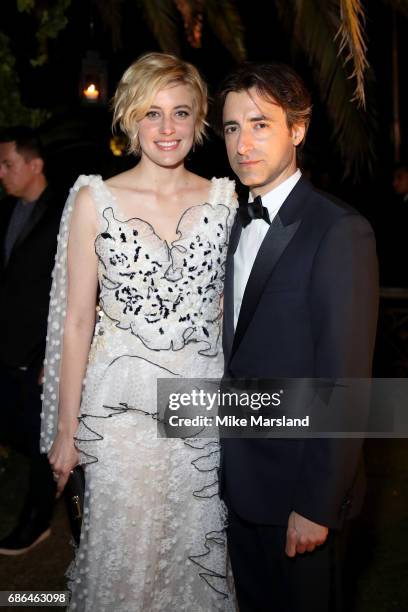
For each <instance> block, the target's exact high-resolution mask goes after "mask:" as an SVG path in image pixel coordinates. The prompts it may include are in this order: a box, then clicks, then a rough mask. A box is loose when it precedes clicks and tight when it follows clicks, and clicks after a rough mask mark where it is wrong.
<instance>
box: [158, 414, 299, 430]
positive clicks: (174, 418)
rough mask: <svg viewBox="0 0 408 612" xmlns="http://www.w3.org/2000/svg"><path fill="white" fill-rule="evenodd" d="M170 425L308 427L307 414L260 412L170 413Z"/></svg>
mask: <svg viewBox="0 0 408 612" xmlns="http://www.w3.org/2000/svg"><path fill="white" fill-rule="evenodd" d="M168 424H169V425H170V426H171V427H213V426H216V427H309V416H305V417H303V418H302V419H297V418H293V419H292V418H290V417H286V416H285V415H283V416H282V417H278V418H275V417H273V418H272V417H265V416H262V415H260V414H256V415H255V414H254V415H250V416H249V417H236V416H230V415H229V416H219V415H217V416H214V417H210V416H202V415H197V416H195V417H180V416H178V415H176V414H172V415H171V416H170V417H169V419H168Z"/></svg>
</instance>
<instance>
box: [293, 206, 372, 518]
mask: <svg viewBox="0 0 408 612" xmlns="http://www.w3.org/2000/svg"><path fill="white" fill-rule="evenodd" d="M310 304H311V306H310V307H311V312H312V316H311V320H312V328H313V337H314V339H315V346H314V351H315V373H314V375H315V378H324V379H329V380H331V381H333V382H336V381H339V379H356V378H357V379H369V377H370V376H371V367H372V358H373V352H374V343H375V333H376V326H377V313H378V270H377V257H376V251H375V239H374V234H373V231H372V229H371V226H370V225H369V223H368V222H367V221H366V220H365V219H364V218H363V217H361V216H360V215H357V214H346V215H344V216H343V217H341V218H340V219H339V220H337V221H336V222H335V223H334V224H332V225H331V226H330V228H329V229H328V231H327V232H326V234H325V235H324V236H323V238H322V241H321V243H320V246H319V248H318V250H317V252H316V255H315V259H314V262H313V269H312V280H311V293H310ZM358 389H359V391H358ZM346 397H347V401H346V402H345V405H344V419H345V420H346V419H347V418H349V417H350V415H351V416H352V415H353V414H357V416H358V417H361V418H362V419H364V418H365V415H366V414H367V413H368V409H369V389H368V388H367V385H366V386H365V388H364V385H363V389H361V386H360V387H359V386H358V385H357V384H356V385H353V384H352V385H351V391H350V393H349V395H348V396H346ZM317 403H318V402H317V401H316V404H317ZM314 408H315V410H318V409H319V407H318V406H315V407H313V406H312V407H311V413H312V414H313V410H314ZM342 410H343V408H342ZM355 411H358V412H357V413H356V412H355ZM361 418H360V420H361ZM340 422H341V419H340ZM333 431H341V429H339V423H338V420H337V421H336V427H335V429H334V428H333ZM345 431H346V429H345ZM362 442H363V440H362V439H353V438H347V437H343V438H335V437H334V438H329V437H325V438H315V439H312V438H309V439H306V440H305V441H304V448H303V456H302V462H301V465H302V469H301V472H300V474H299V480H298V483H297V487H296V496H295V500H294V508H293V509H294V510H295V511H296V512H298V513H299V514H301V515H302V516H305V517H307V518H309V519H310V520H312V521H314V522H316V523H319V524H321V525H326V526H328V527H332V528H337V527H340V526H341V523H342V521H343V519H344V518H345V516H346V511H349V510H350V509H351V505H352V503H353V499H352V489H353V483H354V479H355V477H356V473H357V468H358V463H359V460H360V457H361V447H362Z"/></svg>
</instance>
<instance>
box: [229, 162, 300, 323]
mask: <svg viewBox="0 0 408 612" xmlns="http://www.w3.org/2000/svg"><path fill="white" fill-rule="evenodd" d="M301 176H302V175H301V172H300V170H296V172H295V173H294V174H292V176H290V177H289V178H288V179H286V180H285V181H283V183H281V184H280V185H278V186H277V187H275V189H272V191H269V192H268V193H266V194H265V195H264V196H262V204H263V206H266V208H267V209H268V212H269V218H270V220H271V223H272V222H273V220H274V218H275V216H276V215H277V214H278V211H279V209H280V207H281V206H282V204H283V203H284V201H285V200H286V198H287V197H288V195H289V194H290V192H291V191H292V189H293V188H294V186H295V185H296V183H297V182H298V180H299V179H300V177H301ZM249 201H250V202H252V201H253V197H252V195H250V197H249ZM269 227H270V226H269V225H268V224H267V223H265V221H264V220H263V219H253V220H252V221H251V223H250V224H249V225H247V226H246V227H243V228H242V231H241V236H240V239H239V243H238V247H237V250H236V251H235V254H234V329H236V327H237V322H238V316H239V311H240V310H241V304H242V298H243V296H244V291H245V287H246V285H247V282H248V278H249V275H250V273H251V270H252V266H253V265H254V261H255V258H256V256H257V254H258V251H259V248H260V246H261V244H262V242H263V239H264V238H265V236H266V233H267V231H268V229H269Z"/></svg>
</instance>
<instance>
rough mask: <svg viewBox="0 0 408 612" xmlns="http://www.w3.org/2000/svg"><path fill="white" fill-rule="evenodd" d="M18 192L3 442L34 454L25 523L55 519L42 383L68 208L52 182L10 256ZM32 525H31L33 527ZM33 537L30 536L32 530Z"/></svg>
mask: <svg viewBox="0 0 408 612" xmlns="http://www.w3.org/2000/svg"><path fill="white" fill-rule="evenodd" d="M29 205H30V204H29ZM15 206H16V200H15V199H14V198H11V197H9V198H6V199H5V200H3V201H2V202H1V203H0V246H1V263H0V327H1V330H2V331H1V342H0V381H1V393H2V412H1V435H0V442H1V443H3V444H11V446H12V447H13V448H16V449H17V450H19V451H21V452H23V453H25V454H26V455H28V456H29V457H30V466H31V472H30V478H29V491H28V497H27V500H26V504H25V507H24V509H23V514H22V515H21V517H20V523H21V524H24V525H25V524H27V525H30V526H32V525H33V524H35V523H38V530H39V531H41V530H42V529H45V528H46V527H48V525H49V520H50V517H51V512H52V507H53V501H54V496H55V483H54V482H53V479H52V475H51V470H50V467H49V464H48V460H47V457H46V456H45V455H43V456H40V451H39V440H40V412H41V399H40V394H41V386H40V385H39V382H38V381H39V375H40V371H41V368H42V363H43V359H44V352H45V338H46V333H47V316H48V305H49V293H50V288H51V272H52V269H53V266H54V258H55V251H56V246H57V234H58V228H59V221H60V216H61V211H62V208H61V206H60V205H59V204H58V203H57V201H56V198H55V196H53V194H52V192H51V189H50V188H49V187H47V188H46V189H45V190H44V191H43V193H42V194H41V196H40V197H39V199H38V200H37V201H36V203H35V205H34V209H33V211H32V213H31V214H30V217H29V219H28V220H27V222H26V224H25V225H24V227H23V229H22V231H21V233H20V234H19V236H18V237H17V239H16V241H15V243H14V246H13V248H12V250H11V253H10V257H9V259H8V261H7V262H6V261H5V257H4V243H5V238H6V235H7V228H8V226H9V222H10V219H11V216H12V213H13V210H14V207H15ZM30 528H31V527H30ZM27 539H28V540H29V536H28V535H27Z"/></svg>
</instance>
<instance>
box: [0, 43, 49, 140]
mask: <svg viewBox="0 0 408 612" xmlns="http://www.w3.org/2000/svg"><path fill="white" fill-rule="evenodd" d="M15 63H16V60H15V58H14V55H13V54H12V52H11V50H10V41H9V39H8V37H7V36H6V35H5V34H4V33H3V32H0V91H1V92H2V93H1V96H0V127H1V128H4V127H8V126H11V125H16V124H25V125H29V126H31V127H37V126H39V125H40V124H41V123H43V122H44V121H45V119H47V117H48V116H49V113H48V112H46V111H44V110H41V109H36V108H28V107H27V106H25V105H24V104H23V103H22V101H21V97H20V90H19V79H18V76H17V74H16V71H15Z"/></svg>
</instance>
